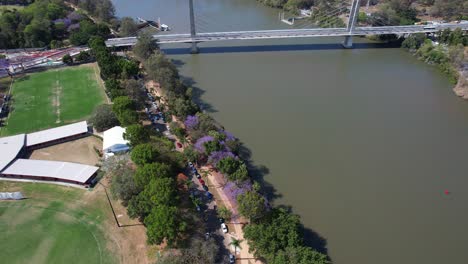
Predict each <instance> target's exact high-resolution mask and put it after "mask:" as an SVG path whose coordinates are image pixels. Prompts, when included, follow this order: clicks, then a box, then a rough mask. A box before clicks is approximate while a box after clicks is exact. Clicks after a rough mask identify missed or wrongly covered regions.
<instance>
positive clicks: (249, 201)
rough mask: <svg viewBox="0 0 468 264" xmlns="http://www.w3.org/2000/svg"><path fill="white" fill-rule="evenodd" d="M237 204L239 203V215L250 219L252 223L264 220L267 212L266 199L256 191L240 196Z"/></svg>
mask: <svg viewBox="0 0 468 264" xmlns="http://www.w3.org/2000/svg"><path fill="white" fill-rule="evenodd" d="M237 202H238V203H239V213H240V214H241V215H243V216H245V217H247V218H249V219H250V221H255V220H258V219H260V218H262V217H263V216H264V215H265V213H266V211H267V207H266V205H265V202H266V201H265V198H264V197H263V196H261V195H260V194H258V193H257V192H254V191H248V192H246V193H244V194H241V195H239V196H238V197H237Z"/></svg>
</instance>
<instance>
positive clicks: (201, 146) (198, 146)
mask: <svg viewBox="0 0 468 264" xmlns="http://www.w3.org/2000/svg"><path fill="white" fill-rule="evenodd" d="M213 140H214V138H213V137H212V136H204V137H201V138H199V139H198V140H197V142H195V145H194V147H195V150H197V151H198V152H200V153H205V143H206V142H210V141H213Z"/></svg>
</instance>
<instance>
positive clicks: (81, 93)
mask: <svg viewBox="0 0 468 264" xmlns="http://www.w3.org/2000/svg"><path fill="white" fill-rule="evenodd" d="M96 78H97V77H96V74H95V71H94V68H93V66H91V65H82V66H77V67H67V68H61V69H55V70H49V71H45V72H40V73H33V74H28V75H26V76H24V77H21V78H19V79H16V80H15V82H14V83H13V89H12V99H13V103H12V108H13V110H12V112H11V113H10V116H9V119H8V122H7V125H6V127H4V128H2V129H1V131H0V134H1V135H2V136H6V135H13V134H19V133H30V132H34V131H38V130H42V129H47V128H51V127H57V126H61V125H64V124H69V123H73V122H76V121H80V120H84V119H86V118H88V117H89V116H90V115H91V114H92V112H93V111H94V108H95V107H96V106H97V105H99V104H101V103H103V102H104V98H105V96H104V92H103V90H102V89H101V87H100V85H99V82H98V80H97V79H96Z"/></svg>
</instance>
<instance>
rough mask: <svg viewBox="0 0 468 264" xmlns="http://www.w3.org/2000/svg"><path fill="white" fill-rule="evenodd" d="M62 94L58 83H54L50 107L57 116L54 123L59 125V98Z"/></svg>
mask: <svg viewBox="0 0 468 264" xmlns="http://www.w3.org/2000/svg"><path fill="white" fill-rule="evenodd" d="M61 94H62V87H61V86H60V83H59V81H58V78H57V81H55V86H54V90H53V91H52V106H53V107H54V108H55V115H56V116H57V120H56V121H55V123H57V124H59V123H60V122H61V120H60V96H61Z"/></svg>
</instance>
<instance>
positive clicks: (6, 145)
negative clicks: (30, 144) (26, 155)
mask: <svg viewBox="0 0 468 264" xmlns="http://www.w3.org/2000/svg"><path fill="white" fill-rule="evenodd" d="M24 141H25V134H20V135H16V136H11V137H3V138H0V171H2V170H3V169H4V168H5V167H6V166H8V164H10V162H12V161H13V160H14V159H15V158H16V156H18V153H19V152H20V151H21V149H22V148H23V146H24Z"/></svg>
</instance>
